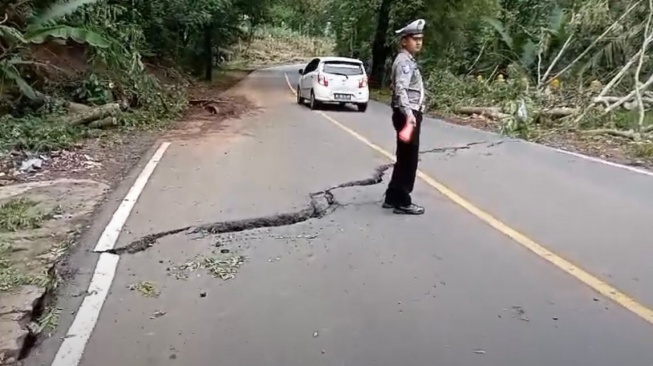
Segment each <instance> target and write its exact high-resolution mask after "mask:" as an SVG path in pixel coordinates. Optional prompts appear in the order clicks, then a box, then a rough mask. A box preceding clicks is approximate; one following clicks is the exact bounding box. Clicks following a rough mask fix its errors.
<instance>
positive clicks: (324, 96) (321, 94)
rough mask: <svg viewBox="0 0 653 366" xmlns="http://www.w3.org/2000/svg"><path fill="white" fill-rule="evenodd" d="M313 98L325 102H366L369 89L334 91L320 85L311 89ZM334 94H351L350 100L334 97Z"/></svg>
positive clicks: (368, 97) (368, 96)
mask: <svg viewBox="0 0 653 366" xmlns="http://www.w3.org/2000/svg"><path fill="white" fill-rule="evenodd" d="M313 92H314V93H315V99H317V100H319V101H320V102H326V103H367V102H368V101H369V100H370V91H369V89H368V88H361V89H359V90H356V91H354V92H352V91H334V90H331V89H329V88H327V87H323V86H320V87H318V88H315V89H314V90H313ZM336 94H347V95H351V100H341V99H336V97H335V95H336Z"/></svg>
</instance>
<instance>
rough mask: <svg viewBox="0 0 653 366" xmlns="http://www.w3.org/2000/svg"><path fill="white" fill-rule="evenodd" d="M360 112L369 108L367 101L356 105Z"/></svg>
mask: <svg viewBox="0 0 653 366" xmlns="http://www.w3.org/2000/svg"><path fill="white" fill-rule="evenodd" d="M356 106H357V107H358V111H359V112H365V111H366V110H367V103H361V104H357V105H356Z"/></svg>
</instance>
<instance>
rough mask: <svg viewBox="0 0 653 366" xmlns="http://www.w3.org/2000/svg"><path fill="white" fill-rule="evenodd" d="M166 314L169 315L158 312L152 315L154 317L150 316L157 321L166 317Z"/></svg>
mask: <svg viewBox="0 0 653 366" xmlns="http://www.w3.org/2000/svg"><path fill="white" fill-rule="evenodd" d="M166 314H167V313H166V312H165V311H159V310H157V311H155V312H154V314H152V316H150V319H157V318H160V317H162V316H164V315H166Z"/></svg>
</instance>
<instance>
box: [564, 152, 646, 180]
mask: <svg viewBox="0 0 653 366" xmlns="http://www.w3.org/2000/svg"><path fill="white" fill-rule="evenodd" d="M551 149H553V150H555V151H557V152H559V153H562V154H567V155H571V156H575V157H577V158H581V159H585V160H589V161H593V162H595V163H600V164H605V165H609V166H611V167H615V168H621V169H626V170H629V171H631V172H633V173H639V174H644V175H648V176H649V177H653V172H651V171H649V170H646V169H641V168H635V167H633V166H628V165H623V164H618V163H613V162H611V161H608V160H603V159H599V158H595V157H593V156H588V155H583V154H579V153H575V152H572V151H566V150H562V149H556V148H551Z"/></svg>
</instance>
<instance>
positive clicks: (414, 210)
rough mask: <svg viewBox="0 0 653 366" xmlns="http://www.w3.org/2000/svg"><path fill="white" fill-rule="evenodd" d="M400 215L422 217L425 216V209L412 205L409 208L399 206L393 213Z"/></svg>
mask: <svg viewBox="0 0 653 366" xmlns="http://www.w3.org/2000/svg"><path fill="white" fill-rule="evenodd" d="M392 212H394V213H396V214H398V215H422V214H424V207H422V206H417V205H415V204H410V205H408V206H397V207H395V209H394V210H393V211H392Z"/></svg>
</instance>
